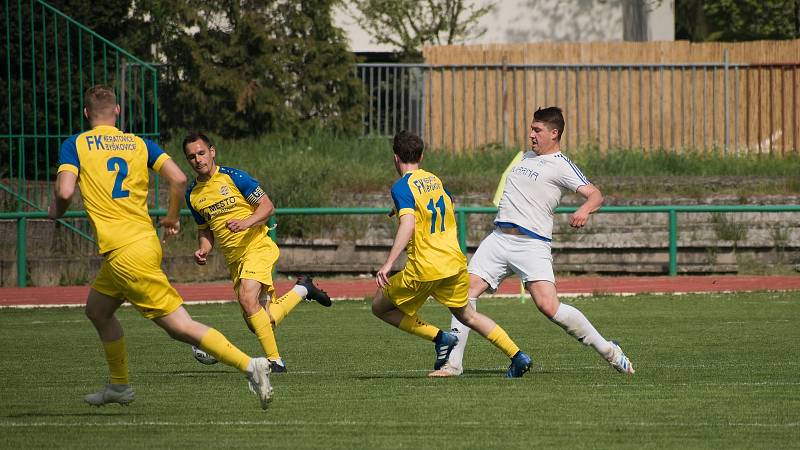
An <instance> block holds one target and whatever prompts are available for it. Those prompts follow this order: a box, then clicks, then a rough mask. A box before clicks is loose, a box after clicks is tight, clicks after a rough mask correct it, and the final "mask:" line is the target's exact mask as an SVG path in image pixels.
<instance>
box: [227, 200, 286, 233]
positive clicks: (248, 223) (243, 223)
mask: <svg viewBox="0 0 800 450" xmlns="http://www.w3.org/2000/svg"><path fill="white" fill-rule="evenodd" d="M274 213H275V205H273V204H272V200H270V199H269V197H268V196H267V194H264V195H262V196H261V197H260V198H259V199H258V206H256V209H255V211H253V214H250V215H249V216H248V217H245V218H244V219H231V220H229V221H227V222H225V226H227V227H228V229H229V230H231V231H233V232H234V233H238V232H239V231H244V230H246V229H248V228H250V227H252V226H255V225H263V224H265V223H267V220H269V218H270V217H271V216H272V214H274Z"/></svg>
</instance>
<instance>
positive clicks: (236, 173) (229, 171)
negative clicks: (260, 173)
mask: <svg viewBox="0 0 800 450" xmlns="http://www.w3.org/2000/svg"><path fill="white" fill-rule="evenodd" d="M219 173H221V174H223V175H227V176H229V177H231V179H233V180H237V179H239V180H241V179H250V178H252V177H251V176H250V174H249V173H247V172H245V171H244V170H242V169H237V168H236V167H230V166H219Z"/></svg>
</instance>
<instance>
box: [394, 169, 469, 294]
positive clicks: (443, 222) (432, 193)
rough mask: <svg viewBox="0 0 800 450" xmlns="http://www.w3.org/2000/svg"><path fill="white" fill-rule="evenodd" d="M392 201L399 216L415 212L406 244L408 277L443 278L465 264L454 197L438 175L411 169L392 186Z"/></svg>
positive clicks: (421, 279) (416, 278)
mask: <svg viewBox="0 0 800 450" xmlns="http://www.w3.org/2000/svg"><path fill="white" fill-rule="evenodd" d="M392 200H393V202H394V208H395V211H397V217H398V219H399V218H400V217H402V216H404V215H406V214H414V222H415V229H414V234H413V235H412V236H411V240H410V241H409V243H408V246H407V247H406V252H407V254H408V261H407V262H406V267H405V272H406V275H407V276H408V277H409V278H411V279H414V280H419V281H434V280H441V279H443V278H447V277H450V276H453V275H455V274H457V273H458V272H459V271H460V270H462V269H464V268H465V267H466V264H467V259H466V257H465V256H464V254H463V253H462V252H461V248H460V247H459V245H458V235H457V229H456V217H455V214H454V211H453V209H454V208H453V200H452V198H451V197H450V193H448V192H447V191H446V190H445V188H444V185H443V184H442V180H440V179H439V177H437V176H436V175H434V174H432V173H430V172H427V171H425V170H422V169H417V170H412V171H409V172H407V173H406V174H405V175H403V177H402V178H400V179H399V180H397V181H396V182H395V183H394V185H392Z"/></svg>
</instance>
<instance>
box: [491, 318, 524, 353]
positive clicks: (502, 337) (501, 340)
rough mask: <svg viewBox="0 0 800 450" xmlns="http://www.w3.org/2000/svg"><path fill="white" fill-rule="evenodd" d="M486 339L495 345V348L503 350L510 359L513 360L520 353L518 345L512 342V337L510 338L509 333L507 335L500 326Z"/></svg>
mask: <svg viewBox="0 0 800 450" xmlns="http://www.w3.org/2000/svg"><path fill="white" fill-rule="evenodd" d="M486 339H488V340H489V342H491V343H492V344H494V346H495V347H497V348H499V349H500V350H502V351H503V353H505V354H506V356H508V357H509V358H513V357H514V355H516V354H517V352H518V351H519V347H517V344H515V343H514V341H512V340H511V337H509V336H508V333H506V331H505V330H504V329H502V328H500V325H497V326H496V327H494V329H493V330H492V331H491V333H489V335H488V336H486Z"/></svg>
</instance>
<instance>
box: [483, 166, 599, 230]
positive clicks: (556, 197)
mask: <svg viewBox="0 0 800 450" xmlns="http://www.w3.org/2000/svg"><path fill="white" fill-rule="evenodd" d="M588 184H591V183H590V182H589V180H588V179H587V178H586V177H585V176H584V175H583V173H582V172H581V171H580V169H578V166H576V165H575V164H574V163H573V162H572V161H570V160H569V158H567V157H566V156H564V155H563V154H562V153H561V152H557V153H551V154H548V155H541V156H540V155H537V154H536V153H535V152H533V151H528V152H527V153H525V155H524V156H523V157H522V160H521V161H520V162H519V163H517V165H515V166H514V167H513V168H512V169H511V171H510V172H509V174H508V178H507V179H506V185H505V188H504V189H503V196H502V197H501V198H500V204H499V205H498V211H497V217H496V218H495V223H501V222H505V223H513V224H514V225H517V226H518V227H522V228H524V229H525V230H527V231H532V232H533V233H536V235H538V236H539V237H541V238H544V239H543V240H548V241H549V240H550V239H552V237H553V214H554V212H555V209H556V207H558V204H559V203H560V202H561V197H563V196H564V194H565V193H566V192H567V191H571V192H576V191H577V190H578V188H579V187H581V186H584V185H588ZM525 230H523V231H525Z"/></svg>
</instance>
